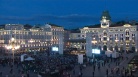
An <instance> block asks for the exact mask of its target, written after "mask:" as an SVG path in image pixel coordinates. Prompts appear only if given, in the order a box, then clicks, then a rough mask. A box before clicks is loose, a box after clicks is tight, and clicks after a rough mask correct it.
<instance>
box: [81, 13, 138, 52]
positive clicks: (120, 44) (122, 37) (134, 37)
mask: <svg viewBox="0 0 138 77" xmlns="http://www.w3.org/2000/svg"><path fill="white" fill-rule="evenodd" d="M100 22H101V23H100V25H96V26H88V27H84V28H82V29H80V31H81V33H82V34H84V37H85V39H86V38H88V37H87V36H86V33H89V32H90V33H91V32H92V33H98V39H94V38H95V36H93V38H92V41H93V40H95V45H97V46H98V47H99V48H100V49H101V50H104V51H107V50H111V51H114V50H116V51H138V26H137V25H134V24H133V25H132V24H129V23H125V24H113V23H111V17H110V15H109V12H108V11H104V12H103V13H102V16H101V20H100Z"/></svg>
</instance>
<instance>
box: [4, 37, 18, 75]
mask: <svg viewBox="0 0 138 77" xmlns="http://www.w3.org/2000/svg"><path fill="white" fill-rule="evenodd" d="M5 48H6V49H8V50H11V51H12V58H13V61H12V63H13V67H12V69H13V73H12V74H13V76H14V51H15V50H17V49H19V48H20V45H17V44H16V39H15V38H14V37H12V38H11V40H10V42H9V45H6V46H5Z"/></svg>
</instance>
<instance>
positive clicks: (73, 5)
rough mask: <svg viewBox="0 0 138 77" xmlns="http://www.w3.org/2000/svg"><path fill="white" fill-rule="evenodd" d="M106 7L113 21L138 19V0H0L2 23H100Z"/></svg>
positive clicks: (73, 26)
mask: <svg viewBox="0 0 138 77" xmlns="http://www.w3.org/2000/svg"><path fill="white" fill-rule="evenodd" d="M104 10H108V11H109V13H110V15H111V18H112V22H116V21H120V20H136V21H137V20H138V0H0V24H12V23H13V24H16V23H20V24H31V25H34V24H41V25H44V24H45V23H53V24H57V25H60V26H64V27H65V28H68V29H72V28H78V27H83V26H86V25H92V24H99V23H100V16H101V14H102V11H104Z"/></svg>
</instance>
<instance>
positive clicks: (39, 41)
mask: <svg viewBox="0 0 138 77" xmlns="http://www.w3.org/2000/svg"><path fill="white" fill-rule="evenodd" d="M63 33H64V29H63V27H60V26H55V25H51V24H50V25H49V24H46V25H44V26H41V27H36V26H34V27H32V28H24V25H21V24H6V25H5V27H4V28H2V29H1V30H0V49H1V51H6V52H9V50H7V49H6V48H5V46H6V45H8V44H9V43H10V40H11V38H12V37H14V38H15V39H16V41H15V43H16V44H18V45H20V49H19V50H17V52H26V51H43V50H47V49H48V47H51V46H54V45H57V44H58V43H59V42H58V40H59V34H61V35H63Z"/></svg>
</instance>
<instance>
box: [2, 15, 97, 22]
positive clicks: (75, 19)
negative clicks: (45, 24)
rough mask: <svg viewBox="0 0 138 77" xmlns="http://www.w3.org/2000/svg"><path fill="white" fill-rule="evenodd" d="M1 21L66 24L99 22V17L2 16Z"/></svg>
mask: <svg viewBox="0 0 138 77" xmlns="http://www.w3.org/2000/svg"><path fill="white" fill-rule="evenodd" d="M0 19H4V20H20V21H21V20H22V21H46V20H58V21H59V20H61V21H66V22H75V23H77V22H79V23H80V22H89V21H97V20H99V17H94V16H89V15H78V14H73V15H67V16H54V15H43V16H33V17H19V16H0Z"/></svg>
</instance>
